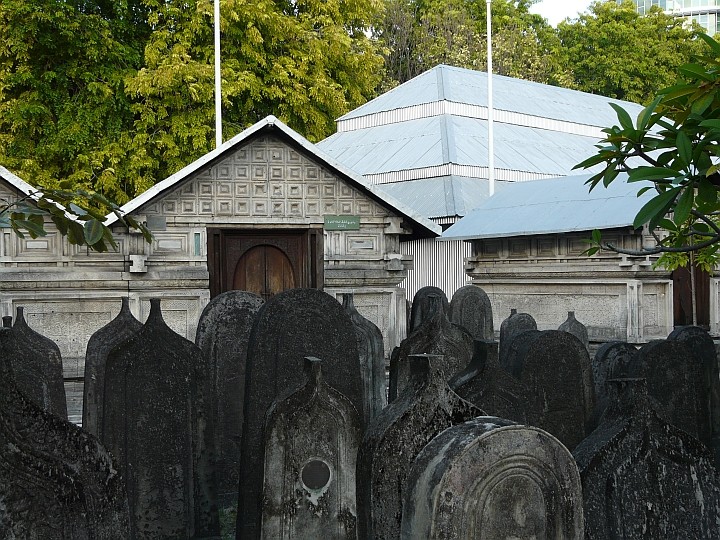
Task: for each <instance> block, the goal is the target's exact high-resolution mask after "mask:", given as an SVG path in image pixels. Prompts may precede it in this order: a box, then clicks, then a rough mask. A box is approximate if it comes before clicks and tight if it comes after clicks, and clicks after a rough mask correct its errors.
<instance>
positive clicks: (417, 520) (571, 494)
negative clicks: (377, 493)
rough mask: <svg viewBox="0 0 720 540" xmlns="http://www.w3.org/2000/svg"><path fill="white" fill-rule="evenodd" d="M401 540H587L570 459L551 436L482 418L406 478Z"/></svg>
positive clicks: (446, 437)
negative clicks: (584, 537) (511, 539)
mask: <svg viewBox="0 0 720 540" xmlns="http://www.w3.org/2000/svg"><path fill="white" fill-rule="evenodd" d="M408 486H410V487H409V491H408V494H407V497H406V498H405V502H404V505H403V512H402V526H401V529H400V538H402V539H403V540H414V539H417V538H423V539H441V538H442V539H444V540H455V539H457V540H460V539H466V538H483V539H489V540H496V539H497V540H500V539H510V538H528V539H530V538H555V539H558V540H560V539H567V540H576V539H578V538H582V537H583V508H582V500H583V499H582V487H581V484H580V476H579V474H578V469H577V466H576V465H575V461H574V460H573V457H572V454H570V452H569V451H568V449H567V448H565V447H564V446H563V445H562V444H561V443H560V441H558V440H557V439H556V438H555V437H553V436H552V435H550V434H549V433H547V432H545V431H543V430H541V429H539V428H536V427H531V426H522V425H518V424H513V423H512V422H510V421H509V420H502V419H500V418H496V417H491V416H484V417H479V418H475V419H473V420H470V421H469V422H465V423H463V424H459V425H457V426H454V427H451V428H448V429H446V430H445V431H443V432H442V433H440V434H439V435H438V436H437V437H435V438H434V439H433V440H432V441H431V442H430V443H429V444H428V445H427V446H425V448H423V450H422V451H421V452H420V453H419V454H418V456H417V457H416V458H415V461H414V463H413V467H412V469H411V471H410V475H409V477H408Z"/></svg>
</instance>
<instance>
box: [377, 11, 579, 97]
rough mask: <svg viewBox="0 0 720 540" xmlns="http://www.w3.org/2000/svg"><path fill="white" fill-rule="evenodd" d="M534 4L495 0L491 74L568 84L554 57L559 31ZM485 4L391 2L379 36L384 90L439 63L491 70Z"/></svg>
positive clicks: (378, 31) (561, 68) (563, 71)
mask: <svg viewBox="0 0 720 540" xmlns="http://www.w3.org/2000/svg"><path fill="white" fill-rule="evenodd" d="M532 3H533V1H532V0H519V1H512V0H493V3H492V26H493V27H492V34H493V35H492V40H493V70H494V72H495V73H498V74H500V75H507V76H510V77H520V78H524V79H528V80H533V81H537V82H543V83H562V82H564V81H567V80H569V79H568V75H567V74H566V69H565V68H564V67H562V66H561V65H560V64H559V63H557V62H556V61H555V57H554V56H553V55H552V54H550V52H551V51H552V50H556V49H557V48H558V46H559V42H558V40H557V37H556V36H555V32H554V30H553V29H552V27H550V25H549V24H548V22H547V21H546V20H545V19H543V18H542V17H540V16H539V15H535V14H532V13H530V12H529V11H528V9H529V7H530V5H531V4H532ZM486 9H487V4H486V2H485V0H470V1H467V0H410V1H407V0H387V1H386V9H385V12H384V18H383V20H382V21H381V23H380V25H379V26H378V27H377V28H376V34H377V36H378V39H379V40H380V42H381V43H383V45H384V46H385V51H386V54H385V71H386V79H385V81H384V83H383V86H384V87H385V88H388V87H392V86H395V85H397V84H398V83H403V82H405V81H407V80H409V79H411V78H413V77H415V76H417V75H419V74H420V73H422V72H424V71H426V70H428V69H431V68H433V67H434V66H436V65H437V64H449V65H452V66H456V67H465V68H470V69H480V70H482V69H487V53H486V51H487V28H486Z"/></svg>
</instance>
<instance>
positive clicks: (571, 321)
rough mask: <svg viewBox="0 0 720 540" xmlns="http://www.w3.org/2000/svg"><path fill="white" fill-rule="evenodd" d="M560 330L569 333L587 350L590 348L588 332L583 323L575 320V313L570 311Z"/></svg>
mask: <svg viewBox="0 0 720 540" xmlns="http://www.w3.org/2000/svg"><path fill="white" fill-rule="evenodd" d="M558 330H561V331H563V332H568V333H569V334H572V335H573V336H575V337H576V338H578V339H579V340H580V343H582V344H583V345H585V348H586V349H589V347H590V340H589V339H588V331H587V328H586V327H585V325H584V324H583V323H581V322H580V321H578V320H577V319H576V318H575V312H574V311H568V316H567V319H565V322H564V323H562V324H561V325H560V326H559V327H558Z"/></svg>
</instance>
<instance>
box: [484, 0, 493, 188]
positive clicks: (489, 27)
mask: <svg viewBox="0 0 720 540" xmlns="http://www.w3.org/2000/svg"><path fill="white" fill-rule="evenodd" d="M486 2H487V9H486V11H487V13H486V15H487V93H488V182H489V184H490V196H491V197H492V196H493V195H494V194H495V148H494V143H493V86H492V72H493V67H492V23H491V18H492V17H491V13H490V12H491V7H490V3H491V0H486Z"/></svg>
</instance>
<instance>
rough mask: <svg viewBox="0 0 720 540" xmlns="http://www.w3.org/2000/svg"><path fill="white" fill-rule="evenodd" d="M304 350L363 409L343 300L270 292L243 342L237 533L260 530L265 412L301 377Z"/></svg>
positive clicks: (312, 292) (315, 293) (253, 534)
mask: <svg viewBox="0 0 720 540" xmlns="http://www.w3.org/2000/svg"><path fill="white" fill-rule="evenodd" d="M305 356H315V357H317V358H322V359H323V376H324V379H325V380H326V381H327V383H328V385H330V386H331V387H333V388H334V389H335V390H337V391H338V392H340V393H341V394H343V395H344V396H345V397H347V398H348V399H349V400H350V402H351V403H352V404H353V406H354V407H355V408H356V409H357V410H358V411H363V410H365V397H364V393H363V384H362V378H361V375H360V358H359V354H358V350H357V338H356V335H355V328H354V326H353V324H352V321H351V320H350V317H348V315H347V313H346V312H345V310H344V309H343V307H342V305H340V303H339V302H338V301H336V300H335V299H334V298H333V297H332V296H330V295H329V294H327V293H324V292H322V291H319V290H317V289H290V290H287V291H284V292H281V293H279V294H276V295H275V296H273V297H272V298H270V299H269V300H268V301H267V302H266V303H265V304H264V305H263V307H262V308H261V309H260V311H259V313H258V315H257V317H256V319H255V324H254V326H253V330H252V333H251V336H250V343H249V346H248V365H247V371H246V373H247V375H246V377H247V385H246V389H245V407H244V410H245V413H244V415H245V419H244V423H243V439H242V449H241V455H240V489H239V494H238V520H237V527H236V534H237V537H238V538H243V539H246V538H248V539H255V538H258V537H259V536H260V521H261V515H262V514H261V494H262V485H263V459H264V456H265V441H264V437H263V426H264V423H265V415H266V413H267V411H268V408H269V407H270V405H272V403H273V402H274V401H275V400H276V399H277V398H278V397H279V396H281V395H283V394H285V393H286V392H288V391H289V390H291V389H293V388H296V387H298V386H300V385H301V384H303V382H304V381H305V380H306V376H305V374H304V370H303V366H302V362H301V361H300V360H301V359H302V358H303V357H305ZM363 425H364V424H363Z"/></svg>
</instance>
